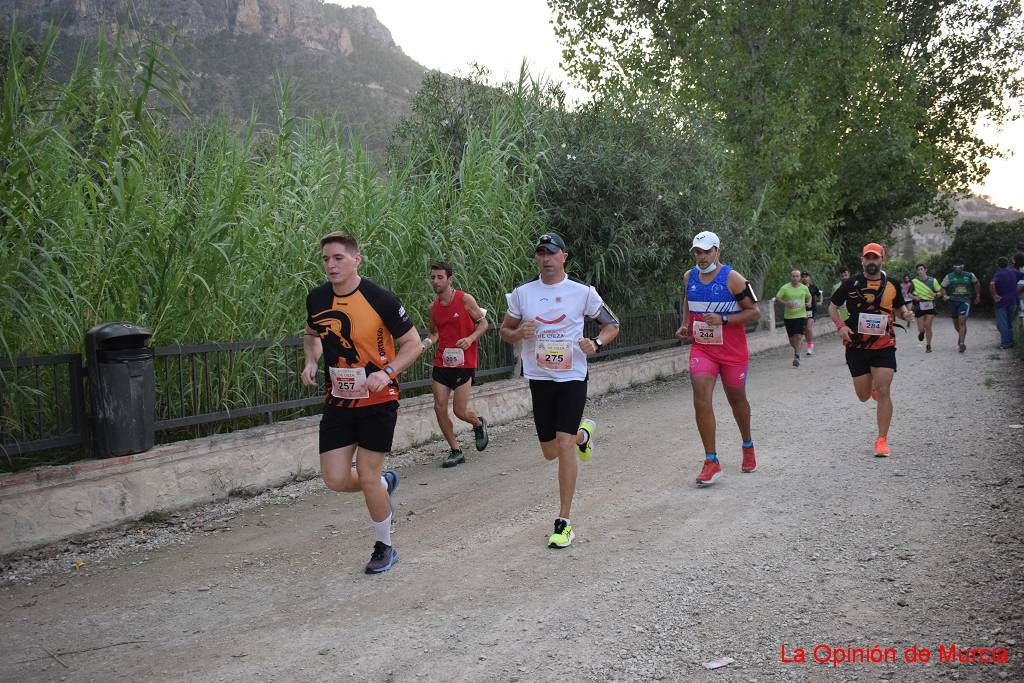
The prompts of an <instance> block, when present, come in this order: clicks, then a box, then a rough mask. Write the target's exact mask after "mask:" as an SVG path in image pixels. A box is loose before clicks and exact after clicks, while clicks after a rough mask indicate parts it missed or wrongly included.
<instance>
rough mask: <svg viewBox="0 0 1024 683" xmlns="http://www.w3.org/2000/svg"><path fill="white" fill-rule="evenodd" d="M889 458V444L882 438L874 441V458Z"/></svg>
mask: <svg viewBox="0 0 1024 683" xmlns="http://www.w3.org/2000/svg"><path fill="white" fill-rule="evenodd" d="M888 456H889V444H888V443H887V442H886V439H885V437H884V436H880V437H878V438H877V439H875V457H876V458H886V457H888Z"/></svg>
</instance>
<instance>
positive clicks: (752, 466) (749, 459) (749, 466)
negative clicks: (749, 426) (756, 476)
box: [740, 446, 757, 472]
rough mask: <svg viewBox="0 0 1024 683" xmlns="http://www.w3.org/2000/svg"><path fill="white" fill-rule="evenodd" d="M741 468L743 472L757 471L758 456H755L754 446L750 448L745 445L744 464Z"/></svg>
mask: <svg viewBox="0 0 1024 683" xmlns="http://www.w3.org/2000/svg"><path fill="white" fill-rule="evenodd" d="M740 470H741V471H743V472H755V471H757V458H755V457H754V447H753V446H751V447H750V448H747V447H746V446H744V447H743V464H742V465H741V466H740Z"/></svg>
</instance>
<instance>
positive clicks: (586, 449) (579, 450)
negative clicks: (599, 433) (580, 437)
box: [576, 420, 597, 462]
mask: <svg viewBox="0 0 1024 683" xmlns="http://www.w3.org/2000/svg"><path fill="white" fill-rule="evenodd" d="M596 428H597V425H596V424H594V421H593V420H583V422H580V431H582V432H586V433H587V445H586V446H580V445H579V444H576V455H578V456H580V460H582V461H583V462H586V461H588V460H590V454H591V453H593V452H594V429H596Z"/></svg>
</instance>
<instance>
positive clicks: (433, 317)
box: [423, 262, 489, 467]
mask: <svg viewBox="0 0 1024 683" xmlns="http://www.w3.org/2000/svg"><path fill="white" fill-rule="evenodd" d="M430 286H431V287H433V288H434V292H435V293H436V294H437V298H435V299H434V303H432V304H431V305H430V336H428V337H427V338H426V339H425V340H424V341H423V348H424V349H427V348H429V347H430V346H436V347H437V348H436V349H435V351H434V373H433V380H434V381H433V384H432V388H433V392H434V414H435V415H436V416H437V425H438V426H439V427H440V428H441V433H442V434H443V435H444V438H445V440H446V441H447V442H448V447H449V448H450V449H451V451H450V452H449V453H448V455H447V456H445V458H444V460H443V461H442V462H441V467H455V466H456V465H458V464H460V463H463V462H465V461H466V456H465V455H463V453H462V447H461V446H459V439H458V437H456V436H455V426H454V425H453V424H452V419H451V417H449V415H448V398H449V396H453V397H454V399H453V401H452V403H453V406H452V407H453V409H454V412H455V417H457V418H459V419H460V420H462V421H463V422H468V423H469V424H470V425H472V427H473V435H474V437H475V441H476V449H477V450H478V451H482V450H483V449H485V448H487V443H488V441H489V438H488V435H487V421H486V420H485V419H484V418H482V417H480V416H479V415H477V414H476V413H475V412H473V410H472V409H470V407H469V394H470V391H471V389H472V386H473V374H474V372H475V371H476V366H477V356H478V352H477V340H478V339H480V337H481V336H482V335H483V333H484V332H486V331H487V318H486V316H485V311H484V310H483V309H481V308H480V306H478V305H477V303H476V299H474V298H473V297H472V296H471V295H470V294H467V293H466V292H463V291H462V290H459V289H454V288H453V287H452V267H451V266H450V265H448V264H447V263H444V262H438V263H434V264H431V266H430Z"/></svg>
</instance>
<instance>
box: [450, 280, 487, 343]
mask: <svg viewBox="0 0 1024 683" xmlns="http://www.w3.org/2000/svg"><path fill="white" fill-rule="evenodd" d="M462 303H463V305H464V306H465V307H466V311H467V312H468V313H469V317H470V318H472V320H473V323H474V328H473V332H472V333H471V334H470V335H469V336H468V337H465V338H463V339H460V340H459V341H458V342H457V343H458V345H459V347H460V348H462V349H463V350H465V349H468V348H469V347H470V346H472V345H473V342H475V341H476V340H477V339H479V338H480V337H482V336H484V332H486V331H487V316H485V315H484V312H483V311H482V310H481V309H480V305H479V304H477V302H476V299H474V298H473V297H472V296H471V295H469V294H464V295H463V297H462Z"/></svg>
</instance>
